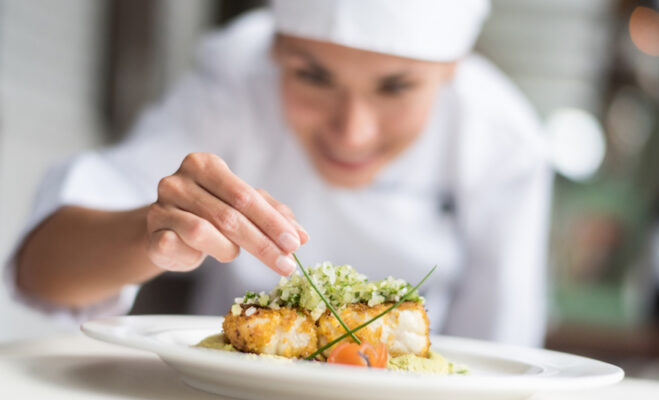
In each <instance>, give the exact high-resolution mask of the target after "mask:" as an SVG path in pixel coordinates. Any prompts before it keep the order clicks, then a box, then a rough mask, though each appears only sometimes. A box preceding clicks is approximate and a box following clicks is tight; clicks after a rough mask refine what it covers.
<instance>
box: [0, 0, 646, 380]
mask: <svg viewBox="0 0 659 400" xmlns="http://www.w3.org/2000/svg"><path fill="white" fill-rule="evenodd" d="M262 4H263V2H262V1H236V0H233V1H231V0H224V1H215V0H188V1H185V2H184V1H175V0H139V1H134V0H93V1H89V0H59V1H51V0H0V96H1V98H0V259H4V258H6V257H7V256H8V255H9V254H8V252H9V250H10V248H11V247H12V245H13V240H14V239H15V237H16V236H17V235H18V233H19V232H20V229H21V226H22V225H23V224H24V222H25V218H26V217H27V215H28V212H29V209H30V205H31V199H32V197H33V195H34V191H35V189H36V186H37V184H38V182H39V180H40V179H41V177H42V175H43V173H44V172H45V170H46V168H47V167H48V166H49V165H51V164H52V163H53V162H55V161H57V160H61V159H63V158H65V157H67V156H70V155H72V154H75V153H76V152H78V151H80V150H82V149H88V148H95V147H100V146H103V145H106V144H109V143H113V142H116V141H118V140H120V139H121V137H122V135H123V134H124V133H125V132H126V130H127V129H128V128H129V127H130V126H131V124H132V123H133V122H134V121H135V118H136V116H137V115H138V114H139V113H140V111H141V110H142V109H143V108H144V107H145V105H147V104H148V103H149V102H152V101H154V100H155V99H157V98H159V97H160V96H161V95H162V94H163V93H164V92H165V91H166V90H167V88H168V87H170V86H171V85H173V83H174V82H176V80H177V79H178V78H179V77H180V76H181V74H182V73H183V72H184V71H185V70H186V69H187V68H188V66H189V65H190V62H191V60H192V58H193V55H194V50H195V43H196V42H197V41H198V39H199V37H200V35H202V34H203V33H204V32H205V31H208V30H210V29H215V28H217V27H219V26H221V25H222V24H224V23H226V21H228V20H230V19H232V18H233V17H234V16H236V15H238V14H240V13H241V12H244V11H245V10H246V9H249V8H252V7H258V6H261V5H262ZM477 50H478V51H479V52H481V53H483V54H485V55H486V56H488V57H489V58H490V59H491V60H493V61H494V63H496V64H497V65H498V66H499V67H500V68H501V69H502V70H503V71H504V72H505V73H506V74H508V75H509V76H510V77H511V78H512V79H513V80H514V81H515V82H516V83H517V85H518V86H519V87H520V88H521V89H522V91H523V92H524V93H525V94H526V95H527V96H528V98H529V99H530V100H531V102H532V103H533V104H534V105H535V107H536V109H537V110H538V113H539V115H540V116H541V118H542V120H543V121H544V123H545V126H546V129H547V135H549V137H550V138H551V143H552V154H553V159H554V164H555V168H556V171H557V177H556V181H555V190H554V210H553V224H552V240H551V251H550V255H551V259H550V276H551V281H552V287H551V291H550V297H551V298H550V304H551V315H552V323H551V325H550V329H549V331H548V333H547V343H546V346H547V347H548V348H552V349H557V350H562V351H569V352H573V353H577V354H584V355H587V356H593V357H597V358H600V359H603V360H606V361H610V362H614V363H617V364H619V365H621V366H622V367H623V368H625V369H626V371H627V373H628V374H629V375H632V376H643V377H650V378H655V379H659V0H647V1H643V0H578V1H573V0H494V1H493V10H492V14H491V17H490V19H489V21H488V22H487V24H486V26H485V29H484V31H483V33H482V35H481V38H480V41H479V43H478V45H477ZM194 285H195V276H194V275H193V274H192V275H186V276H182V275H167V274H166V275H163V276H162V277H160V278H158V279H156V280H155V281H154V282H152V283H149V284H148V285H146V286H145V287H144V289H143V290H142V292H141V293H140V295H139V297H138V301H137V303H136V305H135V307H134V309H133V313H138V314H139V313H145V312H149V313H155V312H163V313H178V312H185V311H186V307H187V304H186V302H185V300H183V301H176V302H171V303H169V304H167V303H162V302H155V301H154V300H153V299H154V298H155V297H157V294H158V293H159V292H161V291H163V290H167V291H169V292H171V291H175V292H178V293H180V294H181V296H180V297H179V296H168V298H170V299H172V298H179V299H185V293H187V292H189V291H191V290H194ZM170 301H171V300H170ZM62 329H64V328H63V327H59V326H57V325H55V324H54V323H53V322H51V321H49V320H46V319H44V318H43V317H41V316H39V315H37V314H35V313H33V312H32V311H30V310H28V309H25V308H22V307H20V306H17V305H15V304H12V303H11V302H10V301H9V299H8V298H7V295H6V293H5V291H4V289H0V342H2V341H8V340H13V339H19V338H26V337H33V336H37V335H46V334H52V333H54V332H58V331H60V330H62Z"/></svg>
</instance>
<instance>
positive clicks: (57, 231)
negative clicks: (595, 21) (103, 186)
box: [16, 206, 163, 308]
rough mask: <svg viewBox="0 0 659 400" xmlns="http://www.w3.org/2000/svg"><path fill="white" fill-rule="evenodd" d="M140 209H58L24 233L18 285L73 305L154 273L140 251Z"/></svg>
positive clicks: (142, 214)
mask: <svg viewBox="0 0 659 400" xmlns="http://www.w3.org/2000/svg"><path fill="white" fill-rule="evenodd" d="M146 210H147V209H146V208H139V209H136V210H132V211H100V210H93V209H88V208H82V207H72V206H68V207H62V208H60V209H59V210H58V211H56V212H55V213H54V214H53V215H51V216H50V217H49V218H47V219H46V220H45V221H44V222H43V223H42V224H41V225H39V226H38V227H37V228H36V229H35V230H34V231H33V232H32V233H31V234H30V235H29V236H28V237H27V239H26V240H25V242H24V245H23V247H22V249H21V250H20V252H19V253H18V257H17V264H18V268H17V273H16V281H17V282H16V283H17V285H18V287H19V289H20V290H22V291H23V292H24V293H26V294H28V295H32V296H36V297H39V298H42V299H45V300H47V301H49V302H51V303H54V304H57V305H60V306H65V307H71V308H76V307H83V306H86V305H89V304H94V303H97V302H100V301H102V300H104V299H107V298H109V297H112V296H114V295H115V294H116V293H118V292H119V290H120V289H121V288H122V287H123V286H124V285H127V284H135V283H142V282H144V281H146V280H148V279H151V278H153V277H155V276H156V275H158V274H160V273H161V272H163V270H162V269H161V268H158V267H157V266H155V265H154V264H153V263H152V262H151V261H150V260H149V258H148V256H147V252H146V243H147V231H146V224H145V222H144V221H145V218H146Z"/></svg>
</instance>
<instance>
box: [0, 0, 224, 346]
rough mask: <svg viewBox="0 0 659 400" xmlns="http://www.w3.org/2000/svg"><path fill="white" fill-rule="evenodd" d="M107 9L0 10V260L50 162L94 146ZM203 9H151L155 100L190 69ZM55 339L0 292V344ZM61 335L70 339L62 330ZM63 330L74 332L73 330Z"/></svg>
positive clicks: (200, 3)
mask: <svg viewBox="0 0 659 400" xmlns="http://www.w3.org/2000/svg"><path fill="white" fill-rule="evenodd" d="M106 5H107V2H105V1H100V0H91V1H90V0H57V1H53V0H0V113H1V115H0V120H1V122H0V259H1V260H4V259H5V258H6V257H7V256H8V254H9V252H10V251H11V248H12V246H13V241H14V240H15V238H16V236H17V235H18V234H19V232H20V229H21V227H22V225H23V224H24V223H25V220H26V218H27V216H28V214H29V210H30V207H31V203H32V198H33V196H34V193H35V190H36V188H37V185H38V183H39V182H40V180H41V177H42V176H43V174H44V173H45V171H46V169H47V168H48V167H49V166H50V165H52V164H53V163H54V162H55V161H57V160H61V159H64V158H66V157H68V156H70V155H72V154H75V153H77V152H79V151H81V150H83V149H89V148H94V147H99V146H101V145H102V144H103V129H104V127H103V125H102V123H101V118H100V115H99V109H100V107H99V102H100V100H101V97H102V93H101V92H100V90H101V87H102V86H101V85H102V84H103V76H102V65H101V63H102V62H103V58H102V57H103V53H104V52H105V49H104V48H103V47H104V46H105V45H106V37H105V36H104V35H105V32H107V26H105V25H104V24H105V22H106V20H107V9H106V8H105V7H106ZM215 5H216V4H215V2H214V1H213V0H195V1H185V2H183V1H179V0H163V1H161V2H160V3H158V6H159V7H158V9H157V11H158V15H157V18H158V21H159V22H158V25H157V32H156V35H157V36H156V37H157V39H158V42H157V44H156V46H158V53H157V57H158V65H160V66H161V68H162V70H160V71H155V72H156V73H161V74H162V75H163V76H162V77H161V78H159V79H158V86H159V87H158V88H157V92H161V91H162V90H163V89H164V87H167V86H170V85H171V84H172V83H173V82H174V81H176V80H177V78H178V77H179V76H180V74H181V73H183V72H184V71H185V70H186V69H187V67H188V66H189V64H190V60H191V58H192V56H193V54H194V48H195V45H196V42H197V40H198V37H199V35H200V34H201V33H202V32H203V30H204V29H205V27H206V26H207V25H208V23H209V21H210V16H211V12H212V10H213V7H214V6H215ZM62 329H64V328H63V327H60V326H55V325H54V323H53V322H51V321H50V320H49V319H48V318H45V317H43V316H41V315H39V314H37V313H36V312H34V311H32V310H29V309H27V308H25V307H22V306H19V305H17V304H15V303H13V302H12V301H11V300H10V299H9V298H8V297H7V293H6V290H5V288H4V286H2V285H0V342H2V341H7V340H12V339H18V338H24V337H29V336H36V335H45V334H49V333H52V332H55V331H59V330H62ZM68 329H71V327H69V328H68ZM73 329H76V328H75V327H73Z"/></svg>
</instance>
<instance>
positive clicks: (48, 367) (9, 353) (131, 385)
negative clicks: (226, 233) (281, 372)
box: [0, 334, 659, 400]
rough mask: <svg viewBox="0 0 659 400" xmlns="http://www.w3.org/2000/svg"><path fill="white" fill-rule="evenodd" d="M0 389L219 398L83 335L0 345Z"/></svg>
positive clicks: (619, 392)
mask: <svg viewBox="0 0 659 400" xmlns="http://www.w3.org/2000/svg"><path fill="white" fill-rule="evenodd" d="M0 387H2V394H3V396H2V398H7V399H42V398H48V399H55V400H57V399H70V400H75V399H118V398H119V399H144V398H158V399H182V398H184V399H192V400H195V399H215V400H217V399H220V397H219V396H216V395H211V394H207V393H204V392H200V391H197V390H195V389H193V388H191V387H188V386H187V385H186V384H185V383H183V381H181V380H180V379H179V378H178V376H177V374H176V372H175V371H174V370H173V369H171V368H169V367H168V366H167V365H165V364H164V363H163V362H162V361H160V359H159V358H158V357H157V356H156V355H154V354H151V353H147V352H143V351H139V350H132V349H128V348H124V347H120V346H115V345H111V344H106V343H102V342H98V341H95V340H93V339H90V338H87V337H85V336H83V335H82V334H78V335H66V336H57V337H51V338H45V339H36V340H26V341H18V342H12V343H6V344H3V345H0ZM549 399H551V400H576V399H579V400H589V399H598V400H607V399H634V400H643V399H659V381H646V380H638V379H629V378H627V379H625V380H623V381H622V382H621V383H619V384H617V385H613V386H608V387H604V388H600V389H595V390H586V391H579V392H569V393H561V394H551V395H550V394H542V393H539V394H536V395H535V396H533V397H532V398H531V400H549Z"/></svg>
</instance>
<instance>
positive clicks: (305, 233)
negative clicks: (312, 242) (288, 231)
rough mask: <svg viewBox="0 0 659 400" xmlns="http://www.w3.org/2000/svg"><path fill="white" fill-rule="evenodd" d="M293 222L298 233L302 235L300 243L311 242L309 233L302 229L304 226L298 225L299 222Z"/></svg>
mask: <svg viewBox="0 0 659 400" xmlns="http://www.w3.org/2000/svg"><path fill="white" fill-rule="evenodd" d="M293 222H294V224H295V227H296V228H297V230H298V233H300V241H301V242H302V243H304V242H307V241H308V240H309V234H308V233H307V231H306V230H305V229H304V228H303V227H302V225H300V224H298V223H297V221H293Z"/></svg>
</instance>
